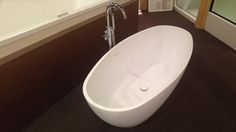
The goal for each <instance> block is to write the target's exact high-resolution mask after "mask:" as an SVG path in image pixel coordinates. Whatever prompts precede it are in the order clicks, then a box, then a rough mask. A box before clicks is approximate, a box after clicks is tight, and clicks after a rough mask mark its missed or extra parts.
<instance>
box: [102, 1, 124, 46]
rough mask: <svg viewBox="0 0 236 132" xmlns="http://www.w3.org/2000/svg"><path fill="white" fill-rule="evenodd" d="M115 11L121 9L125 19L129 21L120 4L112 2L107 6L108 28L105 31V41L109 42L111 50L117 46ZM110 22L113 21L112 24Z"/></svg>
mask: <svg viewBox="0 0 236 132" xmlns="http://www.w3.org/2000/svg"><path fill="white" fill-rule="evenodd" d="M115 9H119V10H120V11H121V13H122V14H123V17H124V19H127V16H126V13H125V10H124V8H123V7H121V6H120V5H119V4H118V3H116V2H111V3H110V4H109V5H108V6H107V9H106V18H107V26H106V30H105V35H104V39H105V40H108V44H109V49H111V48H112V47H113V46H115V44H116V41H115V16H114V11H115ZM110 17H111V18H110ZM110 20H111V23H110Z"/></svg>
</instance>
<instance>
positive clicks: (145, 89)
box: [139, 87, 148, 92]
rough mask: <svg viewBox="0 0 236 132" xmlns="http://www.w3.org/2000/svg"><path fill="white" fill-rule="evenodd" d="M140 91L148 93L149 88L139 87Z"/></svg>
mask: <svg viewBox="0 0 236 132" xmlns="http://www.w3.org/2000/svg"><path fill="white" fill-rule="evenodd" d="M139 90H141V91H142V92H146V91H148V87H139Z"/></svg>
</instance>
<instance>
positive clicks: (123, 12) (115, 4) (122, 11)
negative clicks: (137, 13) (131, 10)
mask: <svg viewBox="0 0 236 132" xmlns="http://www.w3.org/2000/svg"><path fill="white" fill-rule="evenodd" d="M114 6H115V7H117V8H118V9H119V10H120V11H121V13H122V15H123V18H124V19H127V15H126V12H125V9H124V8H123V7H121V6H120V5H119V4H117V3H114Z"/></svg>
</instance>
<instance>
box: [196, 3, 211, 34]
mask: <svg viewBox="0 0 236 132" xmlns="http://www.w3.org/2000/svg"><path fill="white" fill-rule="evenodd" d="M211 2H212V0H201V4H200V7H199V12H198V16H197V20H196V23H195V27H196V28H198V29H203V28H204V26H205V23H206V19H207V15H208V11H209V7H210V5H211Z"/></svg>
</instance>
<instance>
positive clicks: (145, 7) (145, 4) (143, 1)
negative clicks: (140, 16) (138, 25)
mask: <svg viewBox="0 0 236 132" xmlns="http://www.w3.org/2000/svg"><path fill="white" fill-rule="evenodd" d="M139 2H140V10H142V11H146V10H148V0H139Z"/></svg>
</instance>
